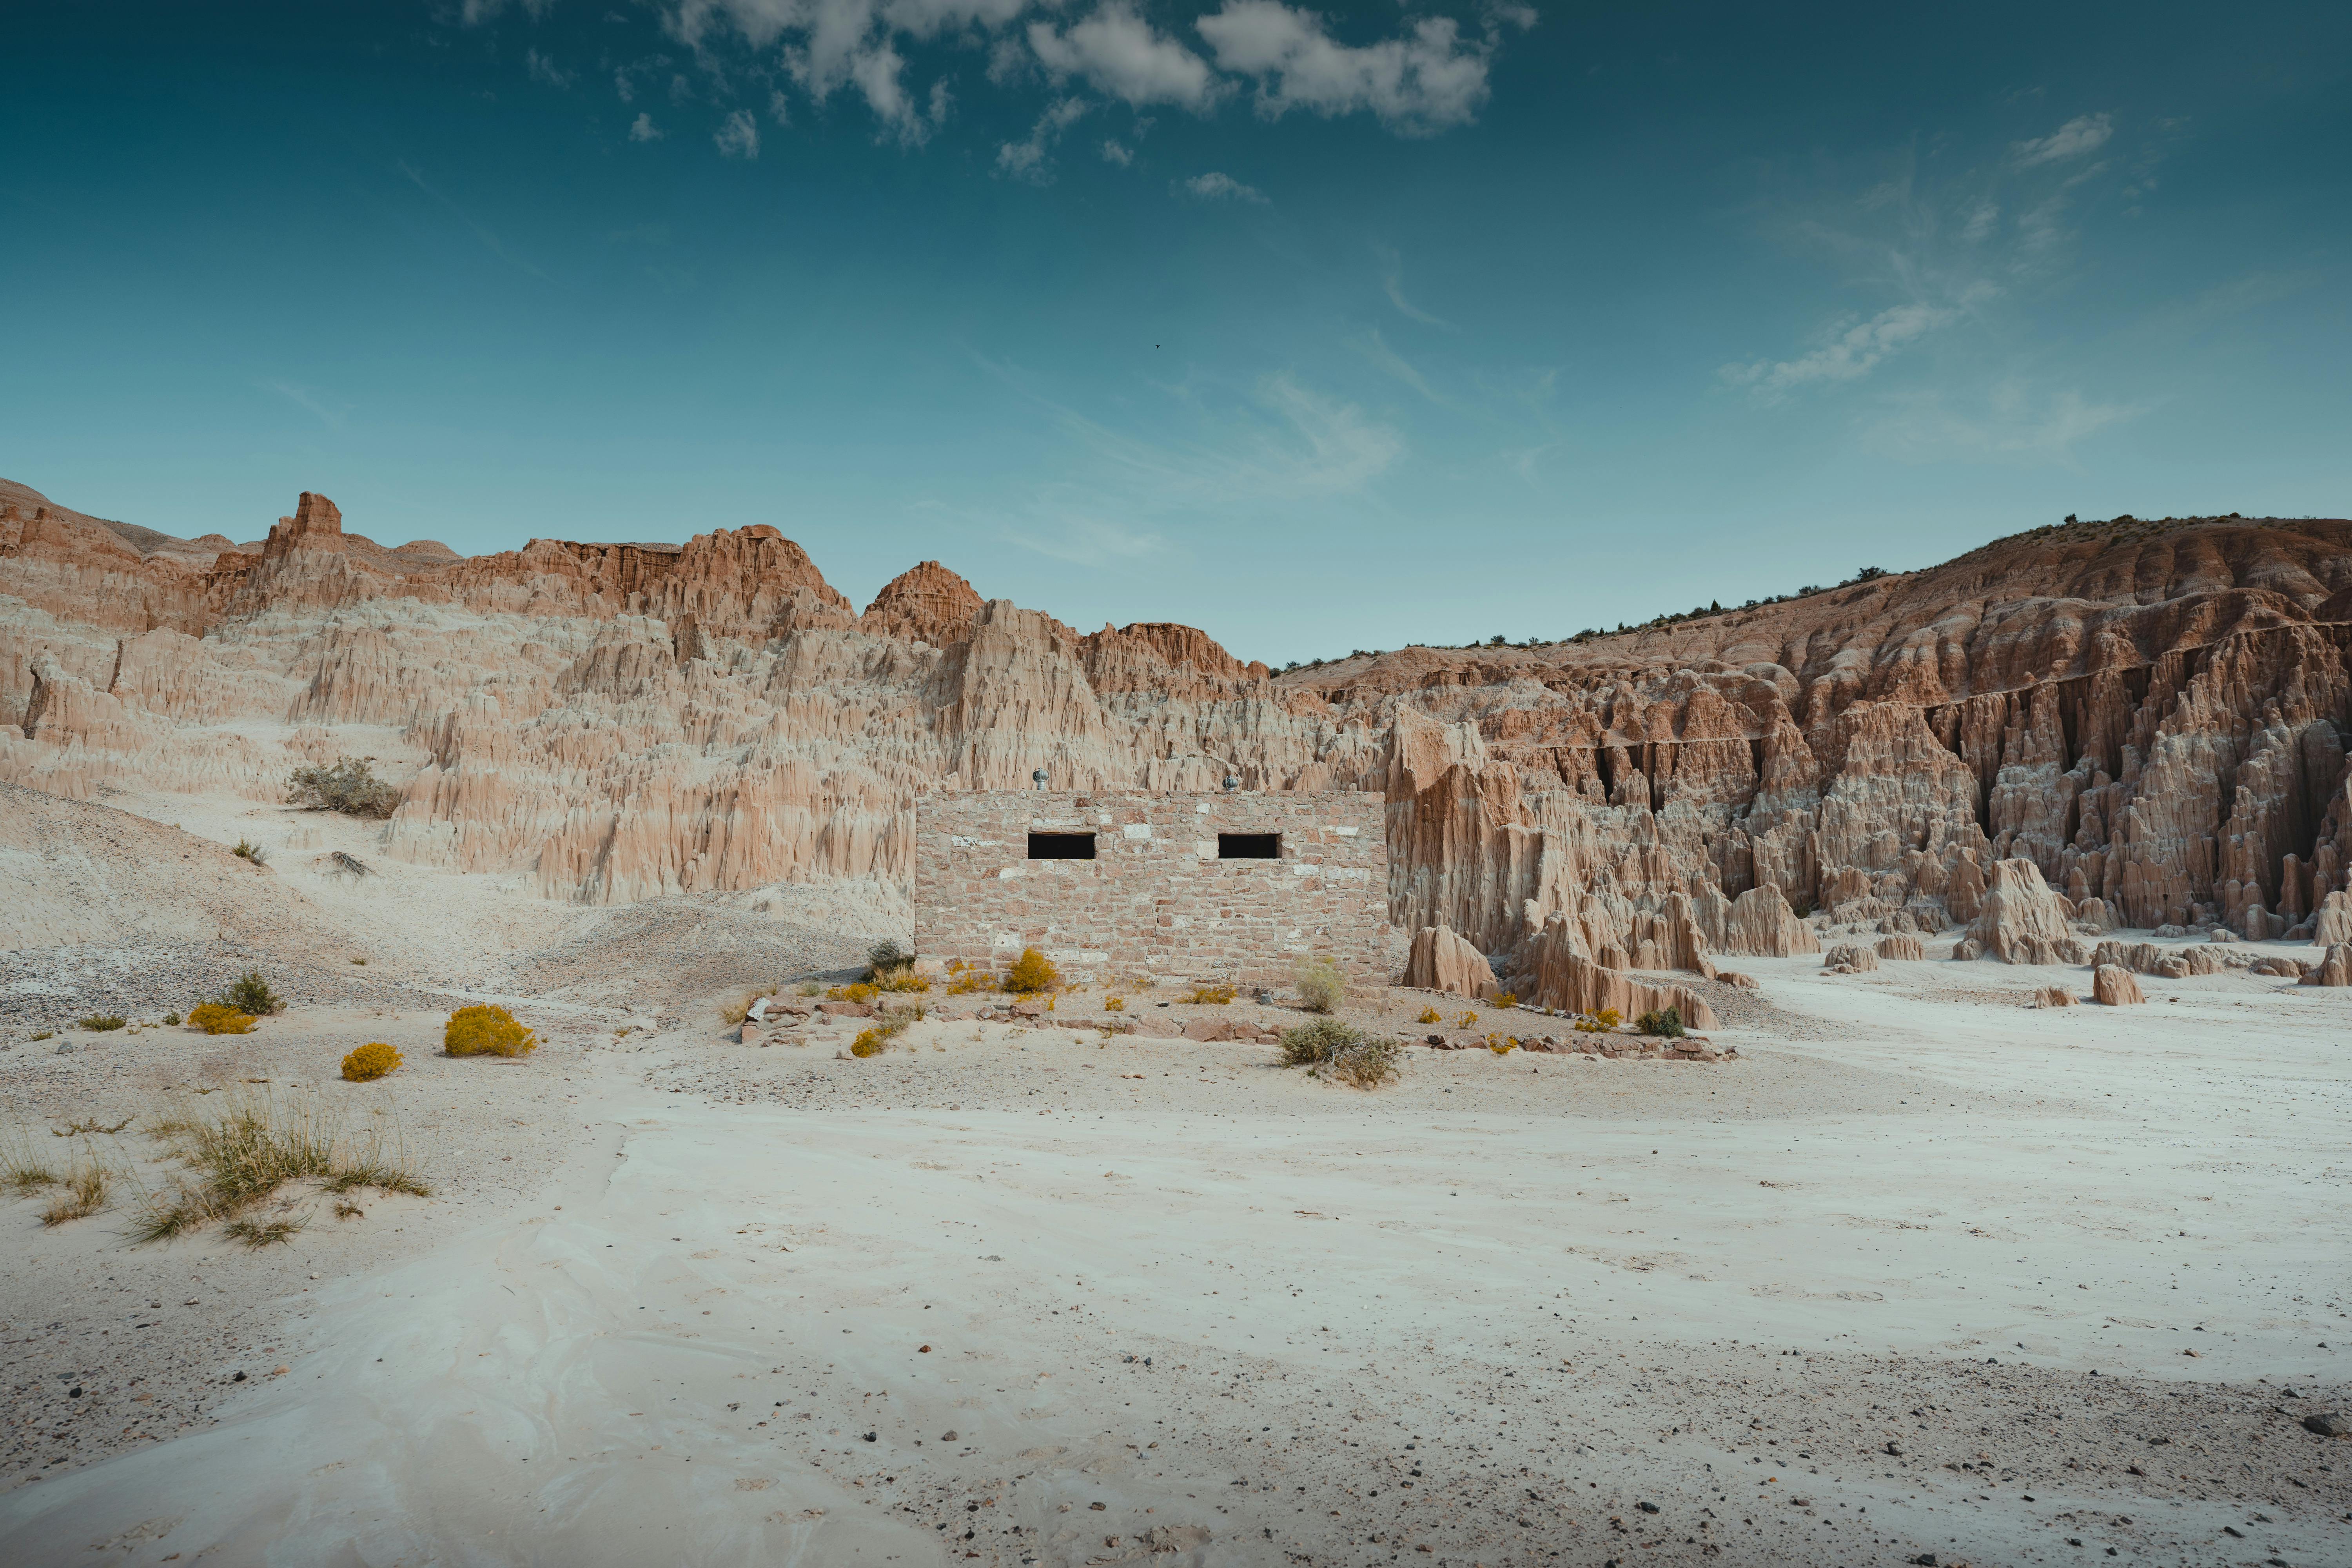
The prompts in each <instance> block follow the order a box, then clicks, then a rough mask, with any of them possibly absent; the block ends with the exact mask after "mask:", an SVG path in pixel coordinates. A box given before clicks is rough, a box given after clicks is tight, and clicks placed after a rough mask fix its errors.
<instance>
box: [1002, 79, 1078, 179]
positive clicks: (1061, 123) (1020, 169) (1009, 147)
mask: <svg viewBox="0 0 2352 1568" xmlns="http://www.w3.org/2000/svg"><path fill="white" fill-rule="evenodd" d="M1086 111H1087V106H1086V104H1085V103H1084V102H1083V101H1082V100H1078V99H1075V98H1065V99H1062V100H1059V101H1057V102H1055V103H1054V104H1053V105H1052V106H1050V107H1049V108H1047V109H1046V110H1045V113H1043V114H1041V115H1039V116H1038V117H1037V123H1036V124H1035V125H1034V126H1032V127H1030V130H1029V139H1028V140H1027V141H1025V142H1006V143H1005V144H1004V145H1003V146H1002V147H1000V148H998V149H997V150H996V167H997V171H998V172H999V173H1000V174H1010V175H1012V176H1013V178H1015V179H1020V180H1028V181H1031V182H1033V183H1034V184H1045V182H1046V181H1047V180H1049V179H1051V178H1052V177H1053V172H1052V167H1051V165H1050V164H1049V163H1047V161H1046V160H1047V156H1048V154H1050V153H1052V152H1053V150H1054V144H1055V142H1059V141H1060V140H1061V138H1062V132H1065V131H1066V130H1068V129H1069V128H1070V126H1071V125H1072V124H1073V123H1075V122H1076V121H1077V120H1078V118H1079V117H1080V116H1082V115H1084V114H1085V113H1086Z"/></svg>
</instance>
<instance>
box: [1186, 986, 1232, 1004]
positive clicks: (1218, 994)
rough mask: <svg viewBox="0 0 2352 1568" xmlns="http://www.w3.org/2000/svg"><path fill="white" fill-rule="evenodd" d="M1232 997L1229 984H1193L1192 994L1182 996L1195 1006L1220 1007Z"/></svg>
mask: <svg viewBox="0 0 2352 1568" xmlns="http://www.w3.org/2000/svg"><path fill="white" fill-rule="evenodd" d="M1233 999H1234V988H1233V987H1232V986H1230V985H1195V986H1194V987H1192V994H1191V995H1190V996H1187V997H1185V998H1184V1000H1185V1001H1186V1002H1189V1003H1191V1004H1192V1005H1194V1006H1196V1007H1222V1006H1223V1005H1225V1004H1226V1003H1228V1002H1231V1001H1232V1000H1233Z"/></svg>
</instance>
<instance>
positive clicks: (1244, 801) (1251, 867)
mask: <svg viewBox="0 0 2352 1568" xmlns="http://www.w3.org/2000/svg"><path fill="white" fill-rule="evenodd" d="M1033 832H1044V833H1082V834H1083V833H1090V834H1092V835H1094V837H1095V852H1096V856H1097V858H1095V859H1092V860H1032V859H1030V858H1029V835H1030V834H1031V833H1033ZM1220 833H1277V834H1280V835H1281V851H1282V853H1281V858H1279V859H1275V860H1221V859H1219V858H1217V835H1218V834H1220ZM1388 885H1389V875H1388V842H1387V838H1386V836H1385V821H1384V817H1383V805H1382V802H1381V796H1379V795H1374V794H1370V793H1363V792H1357V791H1345V792H1330V793H1314V794H1299V795H1289V794H1275V795H1255V794H1244V793H1239V792H1236V793H1234V794H1231V795H1146V794H1103V793H1088V794H1073V793H1068V792H1062V791H1049V790H1024V791H1019V792H1013V791H1006V792H982V791H973V792H970V793H963V792H945V791H943V792H940V793H937V794H930V795H922V796H920V797H919V798H918V800H917V801H916V803H915V949H916V952H918V953H919V954H920V955H921V958H922V960H923V962H924V963H925V965H926V967H929V965H930V964H932V963H945V962H946V961H948V960H950V959H961V960H962V961H963V962H964V963H967V964H971V965H975V966H982V967H986V968H991V969H994V970H997V971H999V972H1002V971H1003V970H1004V969H1006V968H1008V967H1010V966H1011V964H1012V963H1013V960H1015V959H1017V958H1019V957H1020V956H1021V950H1022V949H1023V948H1024V947H1034V948H1037V949H1039V950H1041V951H1042V952H1044V953H1045V956H1046V957H1048V958H1050V959H1052V960H1053V961H1054V963H1055V967H1057V968H1059V969H1060V970H1061V971H1062V973H1064V974H1065V975H1066V976H1068V977H1070V978H1072V979H1080V980H1101V979H1108V978H1111V977H1113V976H1119V975H1127V974H1133V973H1148V974H1152V975H1156V976H1160V977H1163V978H1172V979H1191V980H1210V979H1217V980H1226V981H1231V982H1233V983H1234V984H1244V985H1247V984H1286V983H1287V982H1288V981H1289V979H1290V976H1291V973H1292V972H1293V971H1294V970H1295V969H1296V968H1297V963H1298V960H1299V959H1300V958H1301V957H1304V956H1306V955H1308V954H1314V953H1319V954H1328V955H1329V956H1330V957H1331V958H1333V959H1334V960H1336V961H1337V962H1338V963H1339V967H1340V969H1341V970H1343V971H1344V972H1345V973H1347V976H1348V979H1349V982H1350V983H1351V984H1366V985H1380V984H1387V983H1388V982H1389V980H1390V979H1391V974H1390V973H1389V971H1390V969H1391V966H1392V964H1393V962H1394V956H1393V953H1392V952H1391V947H1392V942H1391V938H1392V935H1393V932H1392V931H1391V927H1390V925H1389V919H1388Z"/></svg>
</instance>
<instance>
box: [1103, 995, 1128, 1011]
mask: <svg viewBox="0 0 2352 1568" xmlns="http://www.w3.org/2000/svg"><path fill="white" fill-rule="evenodd" d="M1103 1011H1104V1012H1106V1013H1124V1012H1126V1011H1127V998H1126V997H1124V996H1106V997H1104V998H1103Z"/></svg>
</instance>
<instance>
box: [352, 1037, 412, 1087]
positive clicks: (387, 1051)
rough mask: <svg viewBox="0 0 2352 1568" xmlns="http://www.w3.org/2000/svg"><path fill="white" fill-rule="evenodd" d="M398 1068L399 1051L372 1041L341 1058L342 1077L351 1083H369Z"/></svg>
mask: <svg viewBox="0 0 2352 1568" xmlns="http://www.w3.org/2000/svg"><path fill="white" fill-rule="evenodd" d="M399 1066H400V1051H399V1048H398V1047H394V1046H388V1045H386V1044H384V1042H383V1041H382V1040H373V1041H370V1042H369V1043H368V1044H366V1045H364V1046H362V1047H360V1048H359V1049H357V1050H355V1051H353V1052H352V1054H351V1055H349V1056H347V1057H345V1058H343V1077H344V1078H345V1079H347V1080H349V1081H350V1082H352V1083H371V1082H373V1081H374V1080H375V1079H380V1078H383V1077H384V1076H386V1075H387V1074H389V1073H390V1072H392V1071H393V1069H394V1068H397V1067H399Z"/></svg>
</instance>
